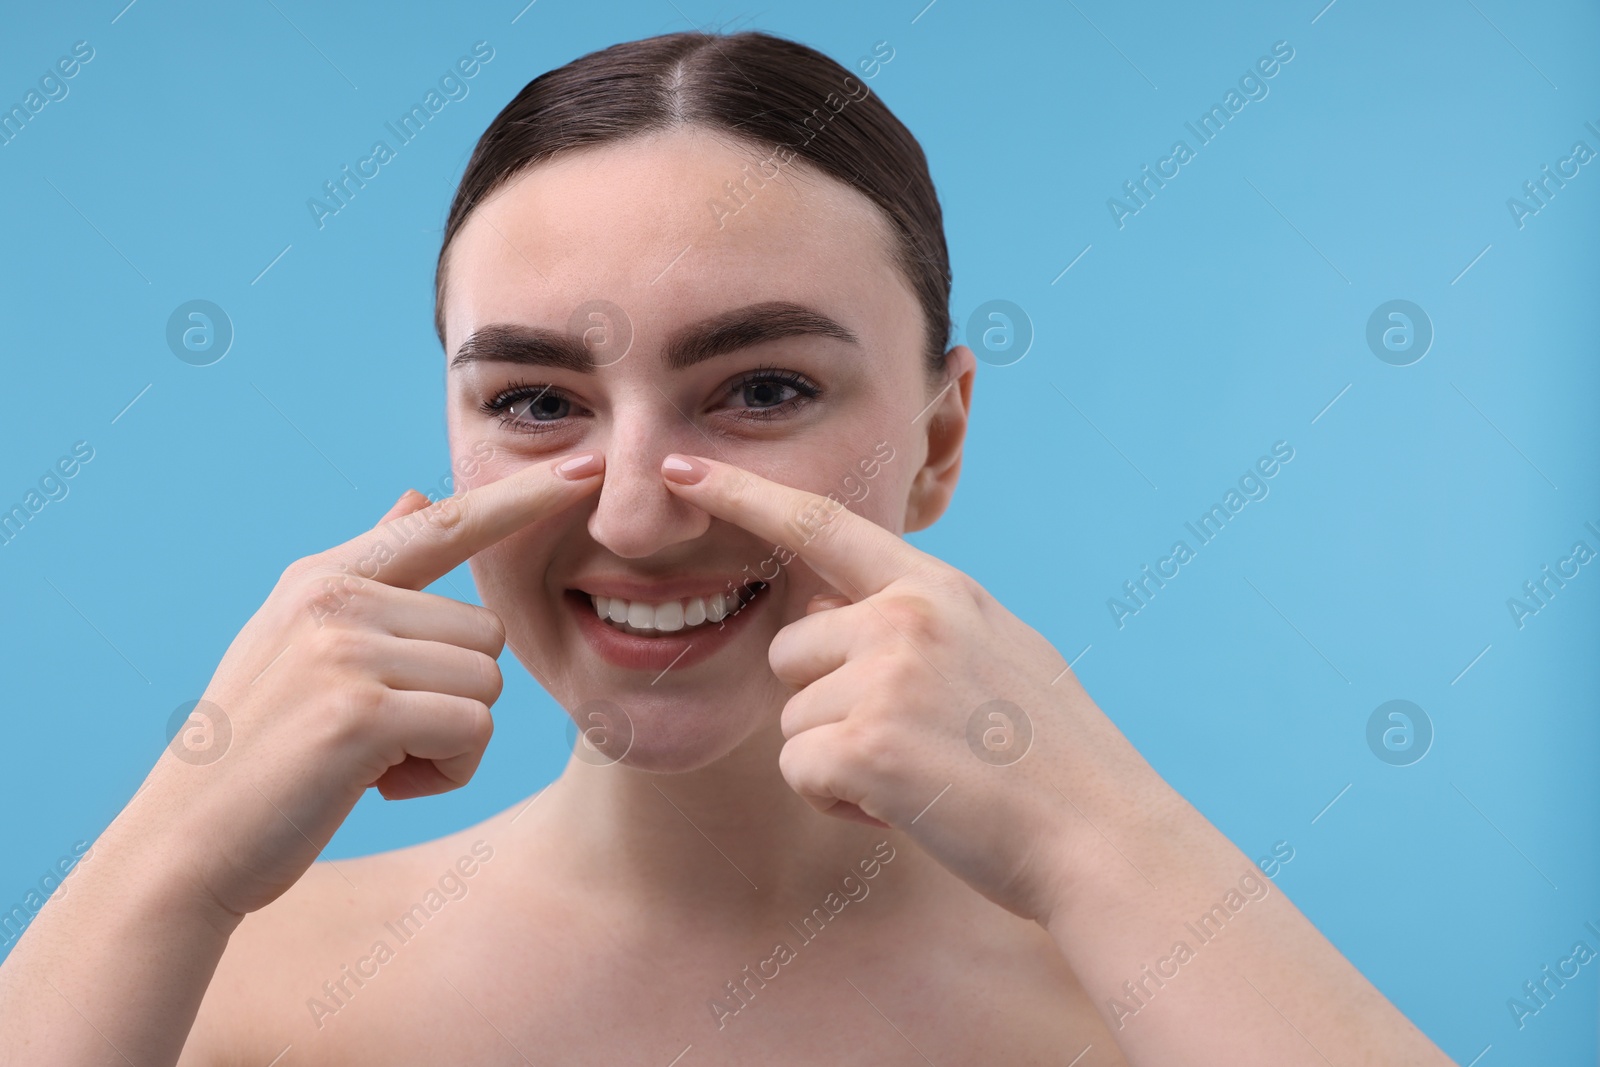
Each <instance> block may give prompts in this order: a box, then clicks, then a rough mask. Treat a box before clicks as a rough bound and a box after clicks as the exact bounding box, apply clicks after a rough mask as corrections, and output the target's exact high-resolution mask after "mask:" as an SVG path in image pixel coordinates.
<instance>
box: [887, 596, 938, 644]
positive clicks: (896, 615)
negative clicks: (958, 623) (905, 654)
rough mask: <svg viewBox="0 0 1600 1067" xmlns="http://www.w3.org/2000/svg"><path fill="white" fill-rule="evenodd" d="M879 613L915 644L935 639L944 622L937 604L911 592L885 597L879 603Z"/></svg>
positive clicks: (896, 630)
mask: <svg viewBox="0 0 1600 1067" xmlns="http://www.w3.org/2000/svg"><path fill="white" fill-rule="evenodd" d="M878 613H879V615H880V617H881V618H882V619H883V620H884V622H885V623H886V624H887V625H889V626H890V627H892V628H893V630H894V631H895V632H896V633H898V634H899V635H900V636H902V637H904V638H905V639H906V640H908V641H910V642H911V643H912V644H913V645H918V644H919V643H927V642H931V641H932V640H934V638H936V637H937V636H938V634H939V632H940V628H941V626H942V624H943V618H942V617H941V615H940V613H939V609H938V607H937V606H936V605H935V604H933V603H932V602H931V601H929V600H927V599H925V598H923V597H920V596H913V595H909V594H900V595H898V596H892V597H886V598H884V600H883V601H882V602H881V603H880V604H878Z"/></svg>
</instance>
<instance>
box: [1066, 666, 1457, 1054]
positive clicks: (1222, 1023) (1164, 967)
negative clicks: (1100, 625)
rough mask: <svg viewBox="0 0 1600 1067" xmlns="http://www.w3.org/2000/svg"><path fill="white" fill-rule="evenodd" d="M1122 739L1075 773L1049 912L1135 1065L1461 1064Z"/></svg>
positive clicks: (1085, 984) (1071, 778) (1073, 963)
mask: <svg viewBox="0 0 1600 1067" xmlns="http://www.w3.org/2000/svg"><path fill="white" fill-rule="evenodd" d="M1082 699H1083V700H1084V701H1087V699H1088V698H1087V696H1084V697H1083V698H1082ZM1089 708H1092V704H1090V705H1089ZM1088 714H1090V711H1089V709H1085V715H1086V716H1087V715H1088ZM1092 714H1093V715H1099V710H1098V709H1097V708H1092ZM1109 725H1110V724H1109V722H1107V723H1106V726H1107V727H1109ZM1115 740H1116V741H1118V742H1121V745H1124V746H1126V749H1125V750H1124V751H1121V752H1116V753H1114V755H1113V756H1112V758H1111V759H1110V760H1109V761H1102V763H1101V764H1100V765H1099V766H1098V767H1090V766H1083V767H1080V768H1077V769H1076V773H1074V774H1072V775H1070V776H1069V777H1068V778H1067V779H1065V781H1064V782H1063V786H1062V789H1063V790H1064V792H1063V797H1064V798H1066V799H1067V800H1068V803H1064V804H1062V805H1061V808H1062V813H1061V815H1062V824H1063V831H1062V832H1063V835H1064V840H1065V841H1066V846H1065V848H1064V849H1063V850H1062V852H1061V854H1062V855H1063V856H1064V857H1065V858H1066V862H1067V868H1068V869H1067V870H1066V872H1064V873H1063V875H1062V876H1061V878H1060V879H1059V880H1058V884H1059V886H1060V889H1059V891H1058V895H1057V900H1056V904H1055V906H1054V907H1053V908H1052V909H1051V911H1050V914H1049V915H1048V916H1047V917H1045V919H1044V920H1043V921H1044V924H1045V926H1046V928H1047V929H1048V930H1049V932H1050V934H1051V936H1052V937H1053V938H1054V940H1055V942H1056V944H1057V945H1058V946H1059V947H1060V949H1061V951H1062V953H1063V955H1064V956H1065V957H1066V959H1067V961H1068V963H1069V964H1070V965H1071V967H1072V968H1073V971H1074V972H1075V973H1076V975H1077V976H1078V979H1079V981H1080V982H1081V983H1082V984H1083V987H1084V989H1085V990H1087V992H1088V993H1089V995H1090V997H1091V998H1092V999H1093V1000H1094V1002H1095V1004H1096V1006H1097V1007H1098V1008H1099V1009H1100V1012H1101V1016H1102V1018H1103V1019H1104V1020H1105V1021H1106V1024H1107V1026H1108V1027H1110V1029H1111V1032H1112V1035H1113V1036H1114V1038H1115V1039H1116V1041H1117V1043H1118V1045H1119V1047H1120V1048H1121V1049H1122V1051H1123V1054H1124V1055H1125V1056H1127V1058H1128V1059H1129V1061H1130V1062H1131V1063H1133V1064H1137V1065H1145V1067H1156V1065H1163V1067H1164V1065H1168V1064H1173V1063H1184V1064H1188V1065H1195V1067H1206V1065H1212V1064H1215V1065H1218V1067H1222V1065H1227V1067H1238V1065H1240V1064H1261V1065H1263V1067H1265V1065H1272V1067H1281V1065H1283V1064H1301V1063H1304V1064H1318V1065H1323V1067H1325V1064H1326V1063H1328V1062H1332V1063H1363V1064H1393V1065H1400V1064H1407V1065H1410V1064H1416V1065H1424V1064H1426V1065H1435V1064H1437V1065H1445V1064H1449V1063H1450V1060H1449V1059H1448V1058H1447V1057H1445V1056H1444V1054H1443V1053H1442V1052H1440V1051H1439V1049H1438V1048H1437V1047H1436V1046H1435V1045H1434V1044H1433V1043H1432V1042H1430V1041H1429V1040H1428V1039H1427V1037H1426V1036H1425V1035H1423V1034H1422V1032H1421V1031H1419V1030H1418V1029H1417V1028H1416V1027H1415V1026H1414V1025H1413V1024H1412V1023H1411V1022H1410V1021H1409V1020H1408V1019H1406V1018H1405V1016H1404V1015H1402V1014H1401V1013H1400V1012H1399V1011H1398V1010H1397V1009H1396V1008H1395V1007H1394V1006H1393V1005H1391V1004H1390V1003H1389V1002H1388V1001H1387V1000H1386V999H1385V998H1384V996H1383V995H1382V994H1381V993H1380V992H1379V991H1378V990H1377V989H1376V988H1374V987H1373V986H1372V984H1371V983H1370V982H1368V981H1367V980H1366V979H1365V978H1364V977H1363V976H1362V975H1361V973H1360V972H1359V971H1357V970H1356V968H1355V967H1354V966H1353V965H1352V964H1351V963H1350V962H1349V961H1348V960H1346V959H1345V958H1344V956H1342V955H1341V954H1340V953H1339V951H1338V950H1337V949H1336V948H1334V946H1333V945H1332V944H1331V943H1330V942H1329V941H1328V940H1327V939H1326V938H1325V937H1323V936H1322V934H1321V933H1320V932H1318V930H1317V929H1316V927H1315V926H1313V925H1312V924H1311V922H1310V921H1309V920H1308V919H1307V918H1306V917H1305V916H1304V915H1302V914H1301V913H1300V911H1299V910H1298V909H1297V908H1296V907H1295V906H1294V904H1293V903H1291V902H1290V900H1289V899H1288V897H1287V896H1286V895H1285V894H1284V893H1283V891H1282V890H1281V889H1280V888H1278V887H1277V886H1276V885H1274V884H1273V882H1272V880H1271V879H1269V878H1267V877H1266V876H1265V875H1263V874H1262V873H1261V871H1260V870H1259V869H1258V868H1257V867H1256V865H1255V864H1254V863H1253V862H1252V861H1251V860H1250V858H1249V857H1247V856H1246V855H1245V854H1244V853H1242V852H1241V851H1240V850H1239V849H1238V848H1236V847H1235V846H1234V845H1233V844H1232V842H1230V841H1229V840H1228V839H1227V838H1226V837H1224V836H1223V834H1222V833H1221V832H1220V831H1218V830H1217V829H1216V828H1215V827H1214V826H1212V825H1211V824H1210V823H1209V822H1208V821H1207V820H1206V819H1205V817H1204V816H1202V815H1201V814H1200V813H1199V812H1198V811H1196V810H1195V809H1194V808H1193V807H1192V806H1191V805H1190V804H1189V803H1188V802H1186V801H1185V800H1184V799H1183V798H1182V797H1181V796H1179V795H1178V793H1177V792H1176V791H1175V790H1173V789H1172V788H1171V787H1170V786H1168V785H1167V784H1166V783H1165V782H1164V781H1162V780H1161V778H1160V776H1159V775H1157V774H1156V773H1155V771H1154V770H1152V769H1150V767H1149V765H1148V764H1146V763H1145V762H1144V761H1143V760H1142V759H1141V758H1138V757H1137V754H1136V753H1135V752H1134V751H1133V749H1132V746H1131V745H1128V744H1127V742H1126V740H1125V739H1123V738H1121V735H1120V734H1117V735H1116V738H1115ZM1106 762H1109V763H1110V768H1109V772H1108V769H1107V767H1106ZM1067 782H1070V783H1071V787H1070V788H1069V787H1068V786H1067V784H1066V783H1067Z"/></svg>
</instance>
